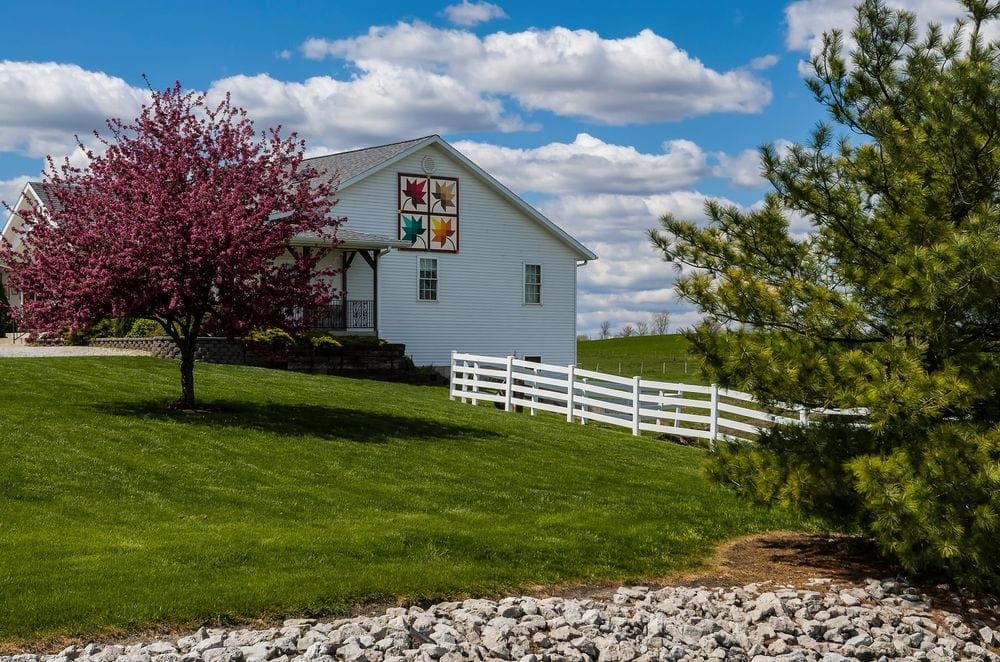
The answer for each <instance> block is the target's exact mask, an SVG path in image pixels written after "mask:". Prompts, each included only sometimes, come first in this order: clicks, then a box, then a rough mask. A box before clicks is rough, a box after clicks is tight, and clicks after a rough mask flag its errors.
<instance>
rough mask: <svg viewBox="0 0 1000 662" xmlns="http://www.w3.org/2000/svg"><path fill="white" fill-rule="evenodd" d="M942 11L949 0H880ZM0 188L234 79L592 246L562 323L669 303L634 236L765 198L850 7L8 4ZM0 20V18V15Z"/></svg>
mask: <svg viewBox="0 0 1000 662" xmlns="http://www.w3.org/2000/svg"><path fill="white" fill-rule="evenodd" d="M893 4H897V5H900V6H904V7H907V8H910V9H919V10H920V16H921V18H922V19H927V20H938V21H948V20H950V18H951V17H953V16H954V15H956V14H957V13H958V5H957V3H954V2H951V1H950V0H897V1H896V2H894V3H893ZM3 13H4V18H5V23H6V24H7V25H8V30H6V31H5V37H4V43H3V46H2V47H0V48H2V50H0V60H2V62H0V82H2V83H3V85H2V89H3V90H4V94H2V95H0V197H2V198H4V199H7V200H11V198H12V196H14V195H16V192H17V190H18V189H19V188H20V187H21V186H23V182H24V181H25V180H26V179H27V178H29V177H30V178H35V177H37V175H38V172H39V170H40V168H41V164H42V157H43V156H44V155H45V154H52V155H54V156H63V155H66V154H70V153H71V152H72V150H73V144H74V143H73V138H72V136H73V134H74V133H79V134H80V135H82V136H86V135H87V134H88V133H89V131H91V130H92V129H94V128H100V123H101V119H102V118H104V117H107V116H109V115H115V116H122V117H133V116H135V114H136V112H137V109H138V107H139V104H141V102H142V100H143V99H144V94H145V90H144V85H145V84H144V82H143V80H142V74H146V75H147V76H148V77H149V80H150V81H151V83H152V84H153V86H154V87H157V88H165V87H167V86H169V85H170V84H172V83H173V81H175V80H180V81H181V82H182V83H183V84H184V86H185V87H189V88H196V89H200V90H206V91H208V92H209V93H210V94H215V95H217V94H221V93H223V92H225V91H230V92H232V94H233V96H234V98H235V100H236V101H237V103H239V104H241V105H243V106H244V107H246V108H247V109H248V110H249V111H250V112H251V115H252V116H253V117H255V119H256V120H257V121H258V122H259V123H261V124H262V125H271V124H275V123H281V124H282V125H283V126H285V127H287V128H289V129H294V130H297V131H299V132H300V133H301V134H302V135H303V136H304V137H305V138H306V139H307V141H308V144H309V146H310V149H311V150H312V151H313V153H324V152H331V151H338V150H341V149H348V148H353V147H359V146H366V145H373V144H379V143H384V142H393V141H396V140H401V139H406V138H412V137H416V136H420V135H426V134H428V133H440V134H442V135H443V136H444V137H445V139H447V140H448V141H449V142H451V143H452V144H454V145H456V146H457V147H458V148H459V149H460V150H462V151H463V152H465V153H466V154H467V155H468V156H469V157H470V158H472V159H473V160H474V161H476V162H477V163H479V164H480V165H482V166H483V167H484V168H485V169H486V170H488V171H490V172H491V173H492V174H494V175H495V176H496V177H498V178H499V179H500V180H501V181H504V182H505V183H506V184H508V186H510V187H511V188H512V189H513V190H515V192H517V193H519V194H521V195H522V196H523V197H524V198H525V199H526V200H528V201H529V202H531V203H532V204H534V205H536V206H537V207H539V209H541V211H542V212H543V213H545V214H546V215H548V216H549V217H550V218H552V220H554V221H555V222H556V223H558V224H559V225H561V226H562V227H564V228H565V229H567V230H568V231H569V232H571V233H573V234H574V235H576V236H577V237H579V238H580V239H581V240H582V241H583V242H584V243H586V244H587V245H588V246H590V247H591V248H592V249H593V250H595V252H597V253H598V255H599V256H600V257H601V259H600V260H598V261H597V262H594V263H592V264H590V265H587V266H586V267H584V268H583V269H582V270H581V272H580V291H579V293H578V309H579V316H578V330H579V331H580V332H581V333H591V334H593V333H594V332H595V331H596V329H597V328H598V327H599V325H600V322H601V321H602V320H604V319H608V320H610V321H611V322H612V326H613V328H615V329H618V328H620V327H621V326H622V325H623V324H625V323H629V322H631V323H635V322H638V321H642V320H645V319H648V317H649V315H650V314H651V313H652V312H655V311H659V310H668V311H671V313H672V314H673V318H674V326H675V327H680V326H684V325H686V324H690V323H691V322H693V321H694V320H695V319H696V318H697V314H696V312H695V311H693V310H691V308H690V306H687V305H685V304H684V303H682V302H678V301H676V300H675V298H674V295H673V292H672V290H671V284H672V280H673V278H674V273H673V271H672V270H671V268H670V266H669V265H667V264H664V263H662V262H661V261H660V260H659V258H658V256H657V255H656V254H655V253H654V252H653V251H652V249H651V248H650V247H649V246H648V243H647V242H646V240H645V239H644V236H643V233H644V230H645V229H647V228H650V227H653V226H655V225H656V223H657V217H658V216H659V215H660V214H662V213H664V212H671V213H675V214H678V215H682V216H689V217H691V216H693V217H699V216H700V209H701V208H702V206H703V204H704V201H705V199H706V197H719V198H723V199H725V200H728V201H731V202H732V203H735V204H739V205H743V206H750V205H753V204H754V203H755V202H757V201H759V200H760V199H761V198H762V197H763V195H764V194H765V193H766V191H767V187H766V186H765V185H764V182H763V181H761V180H760V179H759V177H757V173H756V157H755V155H754V153H753V151H752V150H755V149H756V148H757V147H758V146H759V145H761V144H764V143H776V144H777V145H779V146H780V145H782V144H784V143H786V142H788V141H792V142H795V141H802V140H804V139H805V138H807V136H808V134H809V131H810V130H811V128H812V127H813V126H815V124H816V123H817V122H818V121H820V120H822V119H825V117H824V115H823V111H822V109H821V108H820V107H819V106H818V105H817V104H816V103H815V102H814V101H813V100H812V98H811V95H810V93H809V92H808V91H807V90H806V88H805V85H804V83H803V73H802V72H803V71H804V69H803V61H804V60H805V59H807V58H808V56H809V52H810V50H812V49H814V48H815V45H816V43H817V41H816V37H815V35H817V34H819V33H821V32H822V31H824V30H827V29H830V28H832V27H841V28H849V27H850V25H851V23H852V21H853V11H852V9H851V2H850V1H849V0H794V1H792V0H789V1H785V2H779V1H776V0H764V1H753V2H750V1H743V2H737V1H734V0H709V1H708V2H687V1H684V2H637V1H631V0H619V1H617V2H581V1H578V0H577V1H572V2H569V1H558V2H549V1H547V2H537V1H536V2H524V1H517V2H513V1H506V2H505V1H503V0H498V1H497V2H494V3H486V2H470V1H469V0H459V2H449V1H448V0H443V1H442V2H440V3H435V2H420V3H414V2H385V1H379V2H369V3H334V2H317V1H313V2H282V3H278V2H266V3H265V2H211V3H202V2H199V3H183V2H172V3H145V2H143V3H122V2H104V1H97V2H89V3H77V2H66V3H46V2H36V3H30V4H26V3H5V6H4V12H3ZM10 26H16V27H14V29H10Z"/></svg>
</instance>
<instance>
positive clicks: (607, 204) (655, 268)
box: [539, 190, 734, 337]
mask: <svg viewBox="0 0 1000 662" xmlns="http://www.w3.org/2000/svg"><path fill="white" fill-rule="evenodd" d="M708 199H709V196H706V195H704V194H702V193H699V192H697V191H691V190H680V191H673V192H670V193H663V194H657V195H618V194H599V195H567V196H560V197H558V198H553V199H550V200H547V201H545V202H543V203H541V204H540V205H539V208H540V210H541V211H542V213H544V214H545V215H546V216H547V217H548V218H550V219H552V220H553V221H554V222H555V223H557V224H558V225H559V226H560V227H562V228H564V229H565V230H567V231H568V232H569V233H570V234H572V235H573V236H575V237H577V238H578V239H580V240H581V241H582V242H583V243H584V244H586V245H587V247H589V248H590V249H591V250H593V251H594V252H595V253H597V255H598V257H599V258H600V259H598V260H596V261H594V262H591V263H589V264H587V265H586V266H585V267H582V268H581V269H580V271H579V274H578V279H579V280H578V288H579V294H578V297H577V328H578V330H579V331H580V333H586V334H588V335H590V336H591V337H596V336H597V331H598V329H599V328H600V324H601V322H602V321H603V320H605V319H607V320H610V321H611V323H612V328H613V329H616V330H617V329H620V328H621V326H622V325H623V324H625V323H632V324H635V323H636V322H638V321H649V318H650V316H651V315H652V314H653V313H655V312H659V311H663V310H666V311H669V312H670V314H671V316H672V320H673V321H672V324H671V325H672V328H678V327H681V326H686V325H690V324H691V323H693V322H694V321H696V320H697V319H698V315H697V313H696V311H694V310H693V308H692V307H691V305H690V304H688V303H686V302H681V301H678V300H677V299H676V296H675V295H674V292H673V285H674V282H675V281H676V279H677V275H678V272H677V270H676V269H675V268H674V266H673V265H672V264H670V263H668V262H665V261H664V260H663V255H662V254H660V253H658V252H657V251H656V249H654V248H653V246H652V244H651V243H650V241H649V238H648V237H647V231H648V230H649V229H651V228H656V227H659V218H660V217H661V216H662V215H664V214H666V213H670V214H673V215H675V216H678V217H680V218H687V219H692V220H698V219H702V218H704V208H705V202H706V200H708ZM714 199H716V200H719V201H720V202H722V203H723V204H734V203H733V202H732V201H730V200H726V199H724V198H714Z"/></svg>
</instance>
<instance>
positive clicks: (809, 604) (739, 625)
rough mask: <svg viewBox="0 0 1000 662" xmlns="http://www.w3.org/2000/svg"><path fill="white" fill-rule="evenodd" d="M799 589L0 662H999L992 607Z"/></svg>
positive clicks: (369, 619) (502, 605) (324, 625)
mask: <svg viewBox="0 0 1000 662" xmlns="http://www.w3.org/2000/svg"><path fill="white" fill-rule="evenodd" d="M810 584H811V587H806V588H781V587H773V586H768V585H760V584H748V585H746V586H743V587H738V588H704V587H665V588H660V589H651V588H646V587H623V588H619V589H618V590H617V591H616V592H615V593H614V594H613V595H612V597H611V599H610V600H594V599H585V598H582V599H581V598H562V597H552V598H538V597H512V598H504V599H502V600H500V601H492V600H482V599H475V600H465V601H463V602H444V603H440V604H436V605H433V606H431V607H428V608H426V609H424V608H421V607H409V608H403V607H399V608H390V609H387V610H386V611H385V612H384V613H382V614H380V615H377V616H358V617H355V618H350V619H341V620H335V621H329V622H324V621H317V620H314V619H293V620H287V621H285V622H284V623H283V625H281V626H280V627H279V626H275V627H270V628H266V629H231V630H226V629H205V628H202V629H200V630H198V631H197V632H195V633H194V634H189V635H186V636H182V637H180V638H179V639H169V640H164V641H156V642H151V643H150V642H147V643H135V644H132V645H120V644H113V645H104V646H101V645H96V644H89V645H87V646H69V647H68V648H66V649H65V650H63V651H62V652H60V653H58V654H57V655H49V656H39V655H33V654H22V655H15V656H0V662H42V661H43V660H44V661H45V662H117V661H122V662H266V661H277V662H305V661H307V660H308V661H313V660H315V661H318V662H332V660H357V661H361V660H369V661H371V662H375V661H377V660H382V661H386V662H388V661H396V662H403V661H404V660H444V661H453V660H454V661H457V660H467V659H472V660H487V659H496V660H521V661H522V662H530V661H539V662H540V661H544V660H608V661H619V660H700V659H719V660H757V661H758V662H760V661H763V660H789V661H791V660H828V661H834V660H844V659H858V660H886V659H897V658H906V659H914V660H945V659H983V660H1000V655H998V654H997V653H998V651H1000V648H998V646H1000V631H998V630H997V629H996V628H997V627H998V625H997V615H998V612H997V601H996V600H994V599H992V598H979V599H973V598H970V597H969V596H966V600H965V601H964V603H963V604H964V608H963V612H964V613H963V614H961V615H959V614H956V613H952V612H949V611H947V610H942V609H939V608H935V607H934V606H933V605H932V603H931V601H930V599H929V598H928V597H927V596H926V595H924V594H922V593H921V592H920V591H919V590H917V589H916V588H914V587H912V586H910V585H908V584H906V583H903V582H899V581H875V580H869V581H868V582H866V583H864V585H854V586H850V585H849V586H843V587H841V586H838V585H835V584H833V583H831V581H830V580H828V579H821V580H812V581H811V582H810Z"/></svg>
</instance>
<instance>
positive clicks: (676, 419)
mask: <svg viewBox="0 0 1000 662" xmlns="http://www.w3.org/2000/svg"><path fill="white" fill-rule="evenodd" d="M677 399H678V400H683V399H684V391H677ZM680 413H681V406H680V405H676V406H675V407H674V427H675V428H679V427H680V426H681V419H680V417H679V416H678V414H680Z"/></svg>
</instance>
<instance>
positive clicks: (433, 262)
mask: <svg viewBox="0 0 1000 662" xmlns="http://www.w3.org/2000/svg"><path fill="white" fill-rule="evenodd" d="M437 298H438V261H437V258H436V257H421V258H418V259H417V299H418V300H420V301H437Z"/></svg>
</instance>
